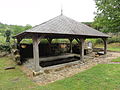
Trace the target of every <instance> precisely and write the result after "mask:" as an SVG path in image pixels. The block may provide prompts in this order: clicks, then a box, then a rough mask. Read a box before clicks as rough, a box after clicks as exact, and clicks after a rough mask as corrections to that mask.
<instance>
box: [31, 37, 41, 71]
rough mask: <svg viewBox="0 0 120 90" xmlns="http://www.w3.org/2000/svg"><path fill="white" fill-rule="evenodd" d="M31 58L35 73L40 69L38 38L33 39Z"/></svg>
mask: <svg viewBox="0 0 120 90" xmlns="http://www.w3.org/2000/svg"><path fill="white" fill-rule="evenodd" d="M32 40H33V58H34V70H35V72H38V71H40V69H41V67H40V65H39V42H40V41H39V38H38V37H33V38H32Z"/></svg>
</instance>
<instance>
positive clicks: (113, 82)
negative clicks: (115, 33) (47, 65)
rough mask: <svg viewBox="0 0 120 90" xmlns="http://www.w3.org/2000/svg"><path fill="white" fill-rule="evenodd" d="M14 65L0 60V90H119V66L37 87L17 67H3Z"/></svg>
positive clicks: (88, 71) (96, 70) (96, 67)
mask: <svg viewBox="0 0 120 90" xmlns="http://www.w3.org/2000/svg"><path fill="white" fill-rule="evenodd" d="M11 64H12V65H14V63H13V62H11V60H10V59H9V58H0V90H119V89H120V65H119V64H99V65H97V66H95V67H93V68H91V69H88V70H85V71H84V72H81V73H79V74H76V75H74V76H72V77H70V78H66V79H63V80H59V81H56V82H54V83H51V84H48V85H45V86H38V85H37V84H35V83H33V82H32V81H31V80H30V79H28V78H27V77H26V75H25V74H24V73H23V72H22V71H21V70H20V69H19V68H20V67H19V66H17V67H16V69H14V70H4V67H6V66H9V65H11Z"/></svg>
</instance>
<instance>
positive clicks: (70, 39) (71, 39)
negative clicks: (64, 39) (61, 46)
mask: <svg viewBox="0 0 120 90" xmlns="http://www.w3.org/2000/svg"><path fill="white" fill-rule="evenodd" d="M69 41H70V53H72V52H73V51H72V41H73V38H69Z"/></svg>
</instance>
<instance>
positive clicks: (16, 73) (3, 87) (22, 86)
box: [0, 58, 36, 90]
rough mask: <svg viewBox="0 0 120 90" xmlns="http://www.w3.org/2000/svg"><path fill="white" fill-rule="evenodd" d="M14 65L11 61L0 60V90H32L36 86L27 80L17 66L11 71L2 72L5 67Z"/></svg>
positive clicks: (7, 59) (6, 59)
mask: <svg viewBox="0 0 120 90" xmlns="http://www.w3.org/2000/svg"><path fill="white" fill-rule="evenodd" d="M14 65H15V64H14V63H13V62H12V61H11V59H9V58H0V90H30V89H31V90H32V87H35V86H36V84H34V83H33V82H32V81H31V80H29V79H28V78H27V77H26V75H25V74H24V73H23V72H22V71H20V69H19V67H18V66H17V67H16V69H13V70H12V69H11V70H4V68H5V67H9V66H14Z"/></svg>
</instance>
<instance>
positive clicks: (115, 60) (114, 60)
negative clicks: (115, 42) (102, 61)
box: [112, 57, 120, 62]
mask: <svg viewBox="0 0 120 90" xmlns="http://www.w3.org/2000/svg"><path fill="white" fill-rule="evenodd" d="M112 62H120V57H118V58H116V59H113V60H112Z"/></svg>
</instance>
